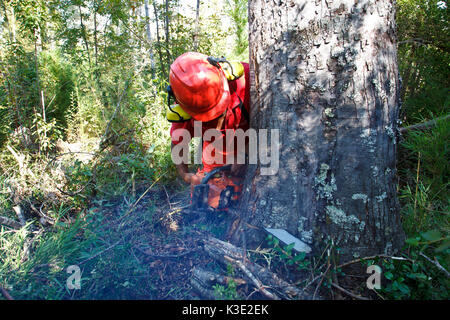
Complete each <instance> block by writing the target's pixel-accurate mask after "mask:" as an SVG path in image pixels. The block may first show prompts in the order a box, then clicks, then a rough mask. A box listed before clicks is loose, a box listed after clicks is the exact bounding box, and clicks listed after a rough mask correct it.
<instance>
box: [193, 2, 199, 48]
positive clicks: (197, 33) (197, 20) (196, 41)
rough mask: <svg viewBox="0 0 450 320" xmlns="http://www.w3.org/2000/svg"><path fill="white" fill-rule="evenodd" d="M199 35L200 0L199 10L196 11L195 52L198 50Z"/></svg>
mask: <svg viewBox="0 0 450 320" xmlns="http://www.w3.org/2000/svg"><path fill="white" fill-rule="evenodd" d="M199 33H200V0H197V9H196V10H195V34H194V51H197V50H198V36H199Z"/></svg>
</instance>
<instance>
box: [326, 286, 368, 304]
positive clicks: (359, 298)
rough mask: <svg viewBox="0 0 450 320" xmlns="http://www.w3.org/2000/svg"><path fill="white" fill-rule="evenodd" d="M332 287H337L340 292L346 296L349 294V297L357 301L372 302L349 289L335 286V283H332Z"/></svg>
mask: <svg viewBox="0 0 450 320" xmlns="http://www.w3.org/2000/svg"><path fill="white" fill-rule="evenodd" d="M331 285H332V286H333V287H335V288H336V289H338V290H340V291H342V292H344V293H345V294H347V295H349V296H350V297H352V298H355V299H357V300H370V299H368V298H365V297H361V296H358V295H356V294H354V293H353V292H350V291H348V290H347V289H344V288H342V287H340V286H338V285H337V284H335V283H333V282H331Z"/></svg>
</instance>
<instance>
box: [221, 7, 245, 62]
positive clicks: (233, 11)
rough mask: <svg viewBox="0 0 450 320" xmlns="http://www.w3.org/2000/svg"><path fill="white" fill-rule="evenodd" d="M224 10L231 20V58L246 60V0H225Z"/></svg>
mask: <svg viewBox="0 0 450 320" xmlns="http://www.w3.org/2000/svg"><path fill="white" fill-rule="evenodd" d="M225 7H226V10H225V12H226V13H227V15H228V16H229V17H230V19H231V21H232V26H231V30H232V32H233V33H234V35H235V45H234V48H233V56H232V57H229V58H230V59H233V60H242V61H247V60H248V32H247V16H248V15H247V7H248V2H247V1H246V0H226V2H225Z"/></svg>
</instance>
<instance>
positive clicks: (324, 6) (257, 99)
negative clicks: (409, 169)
mask: <svg viewBox="0 0 450 320" xmlns="http://www.w3.org/2000/svg"><path fill="white" fill-rule="evenodd" d="M394 15H395V10H394V3H393V1H392V0H379V1H374V0H334V1H333V0H316V1H301V0H299V1H294V0H287V1H284V0H276V1H275V0H274V1H270V2H268V1H264V0H250V2H249V28H250V31H249V35H250V36H249V40H250V70H251V79H252V81H251V99H252V107H251V126H252V127H253V128H266V129H279V133H280V143H281V150H280V167H279V171H278V173H277V174H275V175H271V176H263V175H260V169H261V168H262V167H263V166H262V165H261V164H258V165H253V166H250V167H249V170H248V171H247V178H246V188H245V190H244V191H245V192H244V194H243V198H242V201H241V210H240V212H241V215H242V217H243V219H244V220H246V221H247V222H249V223H251V224H254V225H258V226H263V227H272V228H283V229H285V230H287V231H289V232H290V233H292V234H293V235H296V236H297V237H298V238H300V239H301V240H303V241H305V242H307V243H309V244H311V245H312V246H313V248H315V249H316V250H317V249H319V248H321V247H323V245H324V243H325V242H327V241H330V240H333V243H334V245H335V246H337V247H339V248H341V251H340V252H341V254H342V256H341V257H342V258H344V259H345V258H354V257H359V256H365V255H372V254H378V253H391V252H393V251H396V249H398V248H399V247H400V246H401V244H402V242H403V239H404V236H403V231H402V228H401V224H400V218H399V214H398V206H399V205H398V200H397V195H396V179H395V176H396V133H397V122H396V120H397V117H398V109H399V100H398V97H399V81H398V69H397V55H396V31H395V22H394ZM269 141H270V140H269ZM242 226H243V228H242V229H241V230H245V232H240V233H239V232H236V233H235V234H234V237H233V241H234V242H235V243H239V242H240V235H242V234H247V237H246V238H247V241H249V240H250V239H252V240H261V234H252V233H251V230H250V229H245V228H244V224H243V225H242Z"/></svg>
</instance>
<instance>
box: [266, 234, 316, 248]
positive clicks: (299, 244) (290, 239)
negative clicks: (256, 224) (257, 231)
mask: <svg viewBox="0 0 450 320" xmlns="http://www.w3.org/2000/svg"><path fill="white" fill-rule="evenodd" d="M264 229H265V230H266V231H267V232H268V233H270V234H271V235H272V236H274V237H275V238H277V239H278V240H280V241H281V242H283V243H284V244H285V245H290V244H292V243H294V247H293V249H294V250H295V251H297V252H305V253H310V252H311V247H310V246H308V245H307V244H306V243H304V242H303V241H302V240H300V239H298V238H296V237H294V236H293V235H292V234H290V233H289V232H287V231H286V230H284V229H271V228H264Z"/></svg>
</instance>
